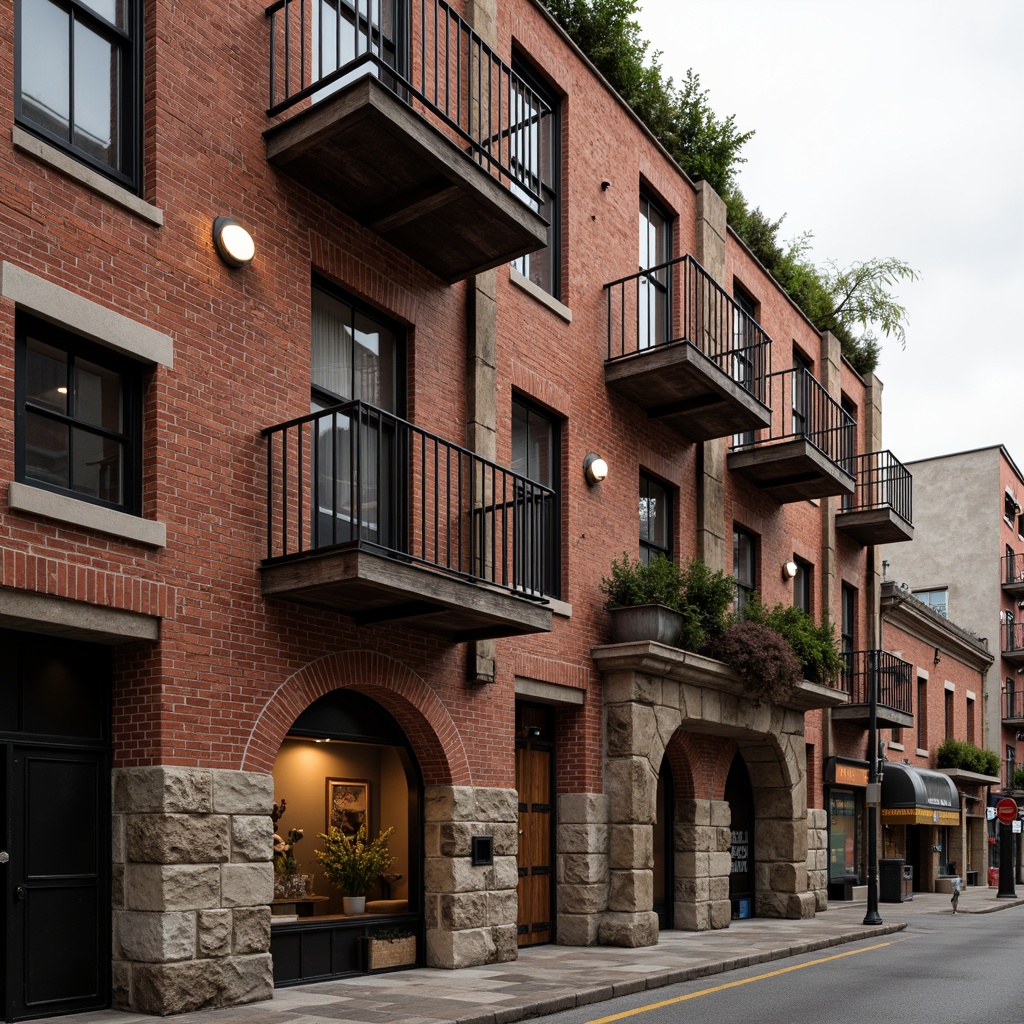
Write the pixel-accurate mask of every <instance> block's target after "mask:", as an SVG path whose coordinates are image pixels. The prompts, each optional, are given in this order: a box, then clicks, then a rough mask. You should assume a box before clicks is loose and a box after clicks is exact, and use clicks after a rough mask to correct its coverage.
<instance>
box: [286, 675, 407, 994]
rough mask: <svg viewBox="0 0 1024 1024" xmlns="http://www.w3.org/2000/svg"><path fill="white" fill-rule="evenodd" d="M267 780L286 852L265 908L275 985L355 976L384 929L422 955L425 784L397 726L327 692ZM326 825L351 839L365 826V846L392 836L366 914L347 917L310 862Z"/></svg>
mask: <svg viewBox="0 0 1024 1024" xmlns="http://www.w3.org/2000/svg"><path fill="white" fill-rule="evenodd" d="M273 777H274V794H275V800H276V802H277V810H278V812H279V817H278V819H277V821H276V822H275V825H276V828H277V835H278V836H279V837H280V842H279V844H278V845H279V846H284V847H285V850H284V851H283V853H281V854H279V856H278V858H277V861H276V867H275V893H274V896H275V898H274V901H273V904H272V910H273V916H272V918H271V922H272V923H271V954H272V955H273V960H274V982H275V984H277V985H287V984H297V983H299V982H306V981H312V980H316V979H322V978H329V977H339V976H344V975H347V974H355V973H357V972H359V971H360V970H362V969H363V967H364V964H365V962H366V942H367V939H368V938H369V937H371V936H372V935H373V934H374V933H375V932H378V931H380V930H382V929H387V930H388V931H389V932H394V931H395V930H396V929H397V930H399V931H402V932H407V933H408V934H410V935H413V936H415V937H416V946H417V948H418V949H419V950H422V948H423V867H422V865H423V855H422V834H423V825H422V821H423V781H422V775H421V772H420V769H419V765H418V763H417V761H416V758H415V756H414V754H413V752H412V750H411V747H410V744H409V742H408V739H407V737H406V736H405V734H404V732H403V731H402V729H401V728H400V727H399V725H398V723H397V722H396V721H395V719H394V718H393V717H392V716H391V715H390V714H389V713H388V712H387V711H385V709H384V708H383V707H381V705H380V704H378V703H377V702H376V701H374V700H372V699H371V698H370V697H367V696H366V695H364V694H361V693H358V692H356V691H354V690H350V689H342V690H333V691H331V692H329V693H327V694H325V695H324V696H323V697H320V698H319V699H318V700H316V701H315V702H314V703H313V704H311V705H310V706H309V707H308V708H307V709H306V710H305V711H304V712H303V713H302V714H301V715H299V717H298V718H297V719H296V720H295V723H294V724H293V726H292V727H291V729H290V730H289V731H288V735H287V736H286V738H285V739H284V741H283V742H282V743H281V747H280V750H279V751H278V755H277V758H276V760H275V762H274V770H273ZM282 802H283V803H284V804H285V806H284V809H283V812H282V809H281V805H282ZM330 825H333V826H335V827H338V828H341V829H342V831H344V832H346V833H349V834H353V833H355V832H356V830H357V829H358V828H359V827H360V826H362V827H364V828H365V829H366V834H367V836H368V837H369V838H371V839H372V838H374V837H376V836H377V835H378V834H379V833H382V832H387V831H390V838H389V840H388V849H389V852H390V854H391V856H392V857H393V858H394V862H393V863H392V865H391V866H390V868H389V869H388V870H387V871H386V872H385V873H384V874H383V875H382V876H381V877H380V878H379V879H377V880H376V881H375V882H374V883H373V886H372V888H371V889H370V890H369V891H368V892H366V893H365V894H364V895H365V897H366V911H365V913H364V914H359V915H356V914H345V912H344V906H343V903H342V894H341V893H340V892H339V891H338V890H337V889H336V888H335V887H333V886H332V885H331V884H330V883H329V882H328V881H327V878H326V876H325V874H324V870H323V866H322V865H321V864H320V863H319V862H318V860H317V858H316V856H315V853H314V851H315V850H317V849H322V848H323V841H322V840H320V839H319V838H318V836H319V835H320V834H322V833H325V832H326V831H327V829H328V827H329V826H330ZM299 831H301V835H299ZM349 895H354V894H349Z"/></svg>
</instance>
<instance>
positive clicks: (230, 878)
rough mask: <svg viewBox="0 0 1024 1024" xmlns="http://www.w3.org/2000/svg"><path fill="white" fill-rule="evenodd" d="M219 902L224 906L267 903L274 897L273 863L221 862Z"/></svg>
mask: <svg viewBox="0 0 1024 1024" xmlns="http://www.w3.org/2000/svg"><path fill="white" fill-rule="evenodd" d="M220 888H221V904H222V906H225V907H258V906H262V905H264V904H266V905H269V904H270V901H271V900H272V899H273V898H274V865H273V864H271V863H270V862H269V861H268V862H267V863H266V864H223V865H221V869H220Z"/></svg>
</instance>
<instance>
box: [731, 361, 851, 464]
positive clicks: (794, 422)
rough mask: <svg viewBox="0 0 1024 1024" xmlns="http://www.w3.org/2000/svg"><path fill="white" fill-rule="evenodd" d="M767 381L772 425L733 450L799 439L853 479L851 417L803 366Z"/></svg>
mask: <svg viewBox="0 0 1024 1024" xmlns="http://www.w3.org/2000/svg"><path fill="white" fill-rule="evenodd" d="M768 381H769V395H770V398H771V401H770V403H769V404H770V405H771V407H772V422H771V425H770V426H769V427H766V428H765V429H764V430H759V431H756V432H755V433H753V434H750V435H740V436H738V437H737V438H736V439H735V440H734V443H733V446H732V447H733V451H741V450H743V449H746V448H751V447H757V446H759V445H762V444H771V443H774V442H777V441H788V440H791V439H794V438H801V439H804V440H806V441H809V442H810V443H811V444H812V445H814V447H815V448H817V449H818V451H820V452H821V453H822V455H824V456H825V457H826V458H827V459H828V460H829V461H830V462H833V463H835V464H836V465H837V466H838V467H839V468H840V469H841V470H842V471H843V472H844V473H846V474H847V475H848V476H851V477H852V476H853V444H854V436H855V431H856V426H857V424H856V421H855V420H854V418H853V417H852V416H851V415H850V414H849V413H848V412H847V411H846V410H845V409H844V408H843V407H842V406H841V405H840V404H839V403H838V402H837V401H836V400H835V399H834V398H833V397H832V396H831V395H830V394H829V393H828V392H827V391H826V390H825V389H824V388H823V387H822V386H821V384H819V383H818V381H817V380H816V379H815V377H814V375H813V374H812V373H811V372H810V371H809V370H807V369H804V368H803V367H798V368H794V369H792V370H777V371H776V372H774V373H771V374H769V375H768Z"/></svg>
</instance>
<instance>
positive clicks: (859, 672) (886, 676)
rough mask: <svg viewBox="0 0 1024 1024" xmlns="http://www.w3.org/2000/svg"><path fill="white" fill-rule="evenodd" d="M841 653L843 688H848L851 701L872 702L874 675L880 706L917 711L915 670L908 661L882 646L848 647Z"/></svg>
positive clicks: (859, 702) (905, 712)
mask: <svg viewBox="0 0 1024 1024" xmlns="http://www.w3.org/2000/svg"><path fill="white" fill-rule="evenodd" d="M841 657H842V659H843V662H844V663H845V666H844V670H843V680H844V682H843V688H844V689H846V690H847V691H848V692H849V694H850V703H851V704H863V705H870V703H871V679H872V676H873V675H874V676H875V677H876V678H877V680H878V706H879V707H880V708H887V709H891V710H893V711H899V712H902V713H904V714H907V715H912V714H913V713H914V671H913V666H912V665H911V664H910V663H909V662H907V661H903V659H902V658H897V657H896V655H895V654H889V653H888V651H879V650H875V651H847V652H844V653H843V654H842V655H841Z"/></svg>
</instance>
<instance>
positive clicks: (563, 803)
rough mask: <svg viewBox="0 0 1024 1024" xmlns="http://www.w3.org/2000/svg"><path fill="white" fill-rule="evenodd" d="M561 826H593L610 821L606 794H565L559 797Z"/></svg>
mask: <svg viewBox="0 0 1024 1024" xmlns="http://www.w3.org/2000/svg"><path fill="white" fill-rule="evenodd" d="M558 820H559V822H560V823H561V824H576V825H593V824H603V823H605V822H607V821H608V797H606V796H605V795H604V793H563V794H562V795H561V796H559V797H558Z"/></svg>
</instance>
